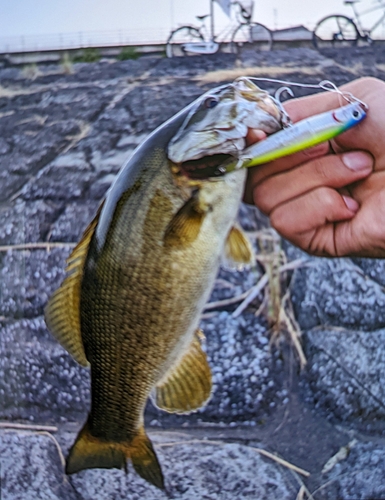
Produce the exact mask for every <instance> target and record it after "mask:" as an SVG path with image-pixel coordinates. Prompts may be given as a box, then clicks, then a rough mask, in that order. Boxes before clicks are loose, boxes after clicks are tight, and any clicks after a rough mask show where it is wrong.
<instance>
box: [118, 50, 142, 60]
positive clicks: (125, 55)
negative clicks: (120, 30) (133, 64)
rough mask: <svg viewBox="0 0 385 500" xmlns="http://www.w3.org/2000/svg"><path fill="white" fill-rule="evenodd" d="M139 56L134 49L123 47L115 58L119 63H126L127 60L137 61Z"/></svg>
mask: <svg viewBox="0 0 385 500" xmlns="http://www.w3.org/2000/svg"><path fill="white" fill-rule="evenodd" d="M138 57H140V54H139V52H138V50H137V48H136V47H123V48H122V50H121V51H120V53H119V54H118V56H117V59H119V61H126V60H127V59H138Z"/></svg>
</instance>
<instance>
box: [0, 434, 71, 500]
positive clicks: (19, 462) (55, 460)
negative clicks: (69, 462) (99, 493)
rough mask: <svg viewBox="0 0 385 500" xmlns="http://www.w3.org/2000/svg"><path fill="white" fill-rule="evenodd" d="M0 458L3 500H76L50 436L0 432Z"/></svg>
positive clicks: (57, 450) (54, 443) (55, 445)
mask: <svg viewBox="0 0 385 500" xmlns="http://www.w3.org/2000/svg"><path fill="white" fill-rule="evenodd" d="M0 457H1V475H0V495H1V498H4V500H27V499H31V500H32V499H39V500H78V498H79V497H78V496H77V495H76V492H75V491H74V489H73V487H72V486H71V484H70V482H69V480H68V478H67V477H66V475H65V474H64V463H63V462H62V456H61V452H60V453H59V449H58V445H57V443H56V442H55V441H54V439H53V438H52V436H50V435H48V434H38V433H33V432H27V431H24V432H22V431H11V430H0Z"/></svg>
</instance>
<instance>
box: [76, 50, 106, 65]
mask: <svg viewBox="0 0 385 500" xmlns="http://www.w3.org/2000/svg"><path fill="white" fill-rule="evenodd" d="M99 59H100V53H99V51H98V49H93V48H92V47H90V48H88V49H83V50H82V52H81V53H80V54H78V55H76V56H75V57H74V59H73V60H74V62H85V63H91V62H96V61H99Z"/></svg>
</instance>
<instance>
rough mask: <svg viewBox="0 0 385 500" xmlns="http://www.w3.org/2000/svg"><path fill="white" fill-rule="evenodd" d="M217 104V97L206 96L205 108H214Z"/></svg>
mask: <svg viewBox="0 0 385 500" xmlns="http://www.w3.org/2000/svg"><path fill="white" fill-rule="evenodd" d="M217 104H218V99H217V98H216V97H208V98H207V99H206V100H205V108H207V109H210V108H215V106H216V105H217Z"/></svg>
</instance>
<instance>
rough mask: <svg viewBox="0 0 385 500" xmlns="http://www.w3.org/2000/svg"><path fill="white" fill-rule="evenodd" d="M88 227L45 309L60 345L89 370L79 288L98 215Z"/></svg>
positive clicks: (49, 323) (49, 326) (52, 331)
mask: <svg viewBox="0 0 385 500" xmlns="http://www.w3.org/2000/svg"><path fill="white" fill-rule="evenodd" d="M101 208H102V205H101V206H100V207H99V210H98V212H97V214H96V217H95V218H94V219H93V220H92V222H91V223H90V224H89V225H88V227H87V229H86V230H85V232H84V234H83V237H82V239H81V240H80V242H79V243H78V244H77V245H76V247H75V248H74V249H73V251H72V253H71V255H70V256H69V257H68V259H67V268H66V272H67V277H66V278H65V280H64V281H63V283H62V284H61V285H60V287H59V288H58V289H57V290H56V291H55V292H54V293H53V294H52V296H51V297H50V299H49V301H48V304H47V306H46V308H45V311H44V314H45V322H46V324H47V326H48V329H49V330H50V332H51V333H52V335H53V336H54V337H55V338H56V340H57V341H58V342H59V344H60V345H61V346H62V347H64V349H66V351H68V352H69V354H71V356H72V357H73V358H74V359H75V361H77V362H78V363H79V364H80V365H83V366H88V365H89V363H88V360H87V357H86V354H85V351H84V345H83V340H82V335H81V329H80V285H81V280H82V276H83V268H84V263H85V260H86V257H87V253H88V248H89V246H90V242H91V238H92V235H93V234H94V231H95V228H96V226H97V224H98V221H99V214H100V211H101Z"/></svg>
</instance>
